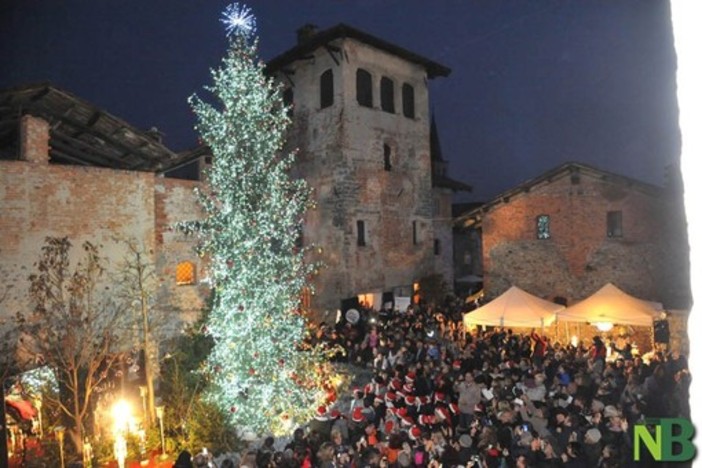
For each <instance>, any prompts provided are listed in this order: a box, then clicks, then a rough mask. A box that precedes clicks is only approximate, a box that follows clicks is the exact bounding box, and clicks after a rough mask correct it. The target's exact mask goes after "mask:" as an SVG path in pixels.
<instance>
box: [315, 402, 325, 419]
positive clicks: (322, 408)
mask: <svg viewBox="0 0 702 468" xmlns="http://www.w3.org/2000/svg"><path fill="white" fill-rule="evenodd" d="M314 417H315V418H317V419H320V420H326V419H327V407H326V406H324V405H322V406H320V407H318V408H317V414H315V416H314Z"/></svg>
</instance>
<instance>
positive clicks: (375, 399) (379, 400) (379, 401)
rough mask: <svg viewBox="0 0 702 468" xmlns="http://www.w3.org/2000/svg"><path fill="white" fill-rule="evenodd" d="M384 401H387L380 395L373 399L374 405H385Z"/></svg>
mask: <svg viewBox="0 0 702 468" xmlns="http://www.w3.org/2000/svg"><path fill="white" fill-rule="evenodd" d="M384 401H385V399H384V398H383V397H382V396H380V395H376V396H375V398H373V402H374V403H383V402H384Z"/></svg>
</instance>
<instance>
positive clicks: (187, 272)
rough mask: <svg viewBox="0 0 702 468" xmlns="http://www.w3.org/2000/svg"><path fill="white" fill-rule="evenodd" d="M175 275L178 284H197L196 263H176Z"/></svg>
mask: <svg viewBox="0 0 702 468" xmlns="http://www.w3.org/2000/svg"><path fill="white" fill-rule="evenodd" d="M175 276H176V284H177V285H178V286H187V285H190V284H195V264H194V263H192V262H180V263H179V264H178V265H176V274H175Z"/></svg>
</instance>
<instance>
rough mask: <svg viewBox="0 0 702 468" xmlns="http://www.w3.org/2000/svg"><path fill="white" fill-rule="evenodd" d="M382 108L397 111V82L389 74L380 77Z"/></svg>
mask: <svg viewBox="0 0 702 468" xmlns="http://www.w3.org/2000/svg"><path fill="white" fill-rule="evenodd" d="M380 108H381V109H383V110H384V111H385V112H390V113H391V114H394V113H395V83H393V82H392V80H391V79H390V78H388V77H387V76H384V77H382V78H381V79H380Z"/></svg>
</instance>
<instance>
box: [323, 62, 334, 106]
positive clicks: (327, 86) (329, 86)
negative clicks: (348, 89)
mask: <svg viewBox="0 0 702 468" xmlns="http://www.w3.org/2000/svg"><path fill="white" fill-rule="evenodd" d="M332 104H334V73H333V72H332V70H331V68H330V69H329V70H327V71H325V72H324V73H322V76H321V77H320V78H319V107H321V108H322V109H324V108H325V107H329V106H331V105H332Z"/></svg>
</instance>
